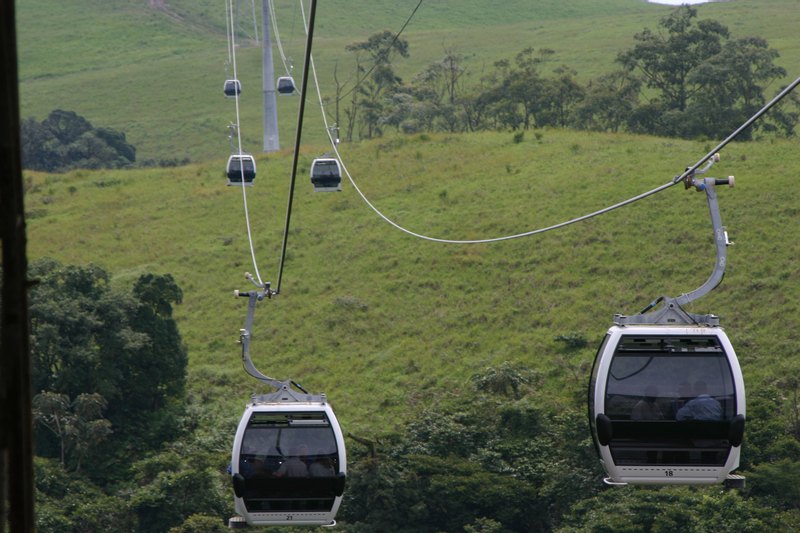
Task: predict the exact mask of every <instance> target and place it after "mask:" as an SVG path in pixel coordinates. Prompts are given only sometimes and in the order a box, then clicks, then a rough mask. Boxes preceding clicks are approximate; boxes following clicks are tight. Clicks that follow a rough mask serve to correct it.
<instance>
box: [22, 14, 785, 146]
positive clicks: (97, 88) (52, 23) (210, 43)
mask: <svg viewBox="0 0 800 533" xmlns="http://www.w3.org/2000/svg"><path fill="white" fill-rule="evenodd" d="M256 4H258V2H256ZM417 4H418V2H417V1H413V0H407V1H405V2H374V1H368V0H355V1H348V2H344V1H342V0H326V1H324V2H319V7H318V9H317V24H316V31H315V36H316V39H315V43H314V48H313V51H314V57H315V62H316V65H317V71H318V74H319V79H320V85H321V92H322V94H323V96H324V97H332V96H333V95H334V90H333V72H334V68H338V72H339V77H340V80H341V81H342V82H348V83H349V84H350V86H352V82H353V80H354V76H353V75H352V74H351V72H352V71H353V57H352V54H351V53H348V52H346V51H345V46H346V45H348V44H350V43H353V42H358V41H363V40H365V39H366V38H367V37H369V35H371V34H373V33H375V32H378V31H382V30H384V29H388V30H391V31H398V30H399V29H400V28H401V27H402V26H403V24H404V23H405V21H406V19H407V18H408V17H409V15H410V14H411V12H412V10H413V9H414V8H415V7H416V6H417ZM149 5H150V3H149V2H144V1H139V2H131V1H130V0H112V1H106V2H100V1H96V0H80V1H74V2H59V1H57V0H42V1H37V2H33V1H30V0H29V1H25V2H18V6H17V19H18V20H17V25H18V39H19V45H18V48H19V62H20V68H19V72H20V94H21V100H22V103H21V113H22V116H23V117H29V116H33V117H36V118H37V119H40V120H41V119H42V118H44V117H45V116H46V115H47V114H48V113H49V112H50V111H52V110H53V109H55V108H61V109H66V110H71V111H76V112H77V113H78V114H80V115H83V116H85V117H86V118H88V119H89V120H90V121H91V122H92V123H93V124H94V125H95V126H104V127H111V128H114V129H118V130H121V131H124V132H125V133H126V134H127V135H128V140H129V141H130V142H131V143H132V144H134V145H135V146H136V147H137V157H138V160H140V161H144V160H161V159H174V160H179V161H180V160H183V159H185V158H190V159H191V160H192V161H208V160H210V159H217V158H220V157H222V156H224V155H225V154H227V153H228V151H229V148H228V143H227V125H228V124H229V123H230V122H232V121H234V118H235V117H234V112H233V105H232V104H231V102H229V101H225V100H224V99H223V97H222V95H221V92H222V90H221V89H222V83H223V81H224V80H225V78H226V77H227V76H229V75H232V73H231V71H230V69H229V70H228V72H226V69H225V63H226V60H227V46H226V32H225V12H224V7H223V4H222V3H220V2H212V1H210V0H198V1H192V0H173V1H171V2H167V3H166V5H167V6H168V9H167V10H158V9H153V8H151V7H149ZM238 5H239V6H240V8H241V19H240V24H239V27H240V28H241V32H242V38H241V39H240V41H239V42H240V48H239V49H238V53H237V66H238V68H237V72H238V75H239V78H240V79H241V80H242V83H243V86H244V92H243V96H242V119H241V129H242V132H243V134H244V141H245V148H246V149H248V150H252V151H255V150H258V149H259V148H260V147H261V135H262V132H261V120H262V119H261V91H260V87H261V63H260V62H261V51H260V48H259V47H258V46H256V45H254V44H253V43H252V41H251V40H249V39H247V37H248V36H252V35H253V33H254V31H253V28H252V10H251V8H250V3H249V2H246V1H244V0H241V1H240V2H238ZM306 6H308V3H306ZM255 7H256V11H257V16H258V18H259V19H260V6H259V5H256V6H255ZM275 7H276V19H277V21H278V25H279V32H280V37H281V42H282V45H283V47H284V49H285V52H286V55H287V56H289V57H290V58H292V59H293V64H294V71H293V72H294V74H295V76H297V77H298V82H299V76H300V73H301V72H302V58H303V50H304V40H305V38H304V33H303V24H302V18H301V13H300V9H299V3H298V2H296V1H294V0H276V2H275ZM796 7H797V6H796V2H794V1H793V0H733V1H730V2H718V3H710V4H706V5H700V6H697V9H698V12H699V15H700V18H701V19H703V18H711V19H714V20H719V21H720V22H722V23H723V24H725V25H727V26H728V27H729V29H730V30H731V32H732V35H733V37H744V36H748V35H759V36H762V37H764V38H766V39H768V41H769V43H770V45H771V46H773V47H774V48H776V49H777V50H779V52H780V54H781V57H780V58H779V59H778V61H777V63H778V64H779V65H781V66H783V67H784V68H785V69H786V70H787V71H788V77H789V78H790V80H791V79H794V78H795V77H796V76H797V75H800V74H799V72H800V69H799V68H798V66H800V43H798V40H797V38H796V28H797V27H798V25H800V11H798V10H797V9H796ZM670 9H672V8H671V7H669V6H663V5H656V4H648V3H646V2H644V1H641V0H602V1H598V0H574V1H571V2H562V1H558V0H539V1H536V2H531V1H528V0H513V1H507V2H503V3H502V8H497V6H496V4H494V3H492V2H487V1H485V0H483V1H478V0H469V1H458V2H449V3H444V2H427V3H423V4H422V6H421V7H420V9H419V10H418V11H417V13H416V15H415V16H414V18H413V20H412V21H411V23H410V24H409V25H408V27H407V28H406V30H405V31H404V33H403V37H404V38H405V39H407V40H408V41H409V50H410V54H411V56H410V57H409V58H408V59H403V60H398V61H396V65H395V67H396V69H397V71H398V73H399V74H400V75H401V76H402V77H403V78H404V79H410V78H411V77H412V76H413V75H414V74H416V73H418V72H420V71H421V70H422V69H423V68H424V67H425V66H426V65H428V64H430V63H432V62H434V61H437V60H439V59H441V58H442V57H443V56H444V54H445V50H452V51H454V52H456V53H459V54H461V55H463V57H464V62H465V65H466V66H467V67H468V74H467V77H466V78H465V80H466V83H477V80H478V79H479V78H480V76H481V75H483V74H484V73H486V72H487V71H489V70H491V69H492V64H493V63H494V62H495V61H496V60H498V59H512V58H513V57H514V56H515V55H516V54H517V53H518V52H519V51H521V50H522V49H524V48H526V47H529V46H532V47H534V48H535V49H540V48H551V49H553V50H555V51H556V55H555V58H554V59H553V64H552V67H553V68H556V67H558V66H560V65H562V64H565V65H567V66H569V67H571V68H573V69H575V70H576V71H577V73H578V79H579V80H582V81H587V80H589V79H591V78H592V77H594V76H597V75H600V74H604V73H607V72H609V71H610V70H612V69H613V68H614V67H615V65H614V58H615V57H616V55H617V53H618V52H619V51H621V50H624V49H626V48H628V47H630V46H631V45H632V43H633V36H634V34H635V33H637V32H639V31H641V30H642V29H643V28H645V27H648V28H651V29H655V28H657V26H658V21H659V19H660V18H661V17H662V16H664V15H665V14H667V13H668V12H669V10H670ZM306 12H307V8H306ZM353 14H357V16H353ZM247 17H250V18H249V19H248V18H247ZM258 28H260V22H259V25H258ZM259 31H260V30H259ZM273 51H274V53H275V65H276V75H279V74H282V73H283V72H282V68H283V67H282V64H281V62H280V58H279V57H278V52H277V47H273ZM774 90H777V87H774V88H770V90H769V91H768V93H770V94H772V93H773V92H774ZM329 112H332V110H329ZM307 113H308V121H307V128H306V129H305V131H304V139H306V140H307V141H308V142H310V143H311V144H319V143H321V142H322V141H323V139H324V130H323V125H322V120H321V117H320V111H319V107H318V106H317V105H314V104H313V102H310V105H309V106H307ZM296 118H297V98H290V97H287V98H280V99H279V125H280V130H281V141H282V146H292V145H293V141H294V135H295V133H294V127H295V123H296Z"/></svg>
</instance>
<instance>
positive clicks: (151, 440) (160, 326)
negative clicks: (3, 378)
mask: <svg viewBox="0 0 800 533" xmlns="http://www.w3.org/2000/svg"><path fill="white" fill-rule="evenodd" d="M30 270H31V276H32V277H34V278H38V280H39V283H38V284H37V286H36V287H35V289H34V290H33V291H32V293H31V346H32V357H33V369H34V373H33V387H34V390H36V391H40V392H48V393H54V394H60V395H64V396H65V397H66V398H68V399H69V398H80V397H81V395H82V394H98V395H100V396H102V398H104V399H105V401H107V402H108V405H107V408H106V411H105V413H106V417H107V418H108V420H109V421H110V422H111V423H112V424H113V427H114V429H115V431H114V433H113V434H112V435H110V437H109V439H107V440H106V442H104V443H102V445H101V446H102V447H103V449H106V448H108V450H111V449H116V450H117V451H119V452H120V453H124V448H122V447H120V446H121V445H135V446H138V447H139V449H149V448H153V447H156V446H158V445H159V444H160V443H161V442H162V441H164V440H167V439H169V438H172V437H174V436H175V434H176V433H177V431H178V430H177V424H175V423H174V422H173V421H172V419H173V418H174V416H175V409H179V408H180V403H177V405H176V400H180V399H181V398H182V394H183V387H184V383H185V373H186V364H187V356H186V348H185V347H184V346H183V343H182V341H181V338H180V334H179V332H178V329H177V325H176V324H175V321H174V319H173V318H172V304H173V303H178V302H180V301H181V298H182V293H181V291H180V289H179V288H178V287H177V285H176V284H175V281H174V280H173V279H172V276H169V275H164V276H162V275H154V274H145V275H143V276H141V277H140V278H139V280H138V281H137V282H136V284H135V285H134V287H133V289H132V290H131V291H130V292H125V291H121V290H113V289H112V288H111V287H110V284H109V278H108V274H107V273H106V272H105V271H104V270H103V269H102V268H100V267H97V266H94V265H89V266H63V265H61V264H60V263H58V262H56V261H52V260H42V261H38V262H36V263H33V264H32V265H31V269H30ZM67 401H68V402H69V400H67ZM75 408H76V406H75V405H73V406H72V409H73V410H74V409H75ZM73 412H74V411H73ZM48 443H49V444H48ZM37 445H38V446H39V452H40V453H43V454H47V453H48V445H49V446H52V447H54V448H56V449H57V448H58V444H57V443H55V442H53V441H48V440H47V439H44V438H41V439H39V441H37ZM49 450H50V451H51V452H52V448H50V449H49ZM107 459H108V460H109V461H112V462H113V457H108V458H107ZM97 470H102V469H101V468H99V467H98V469H97ZM95 474H96V473H95V472H93V475H95Z"/></svg>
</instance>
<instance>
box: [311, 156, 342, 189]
mask: <svg viewBox="0 0 800 533" xmlns="http://www.w3.org/2000/svg"><path fill="white" fill-rule="evenodd" d="M311 184H312V185H313V186H314V190H315V191H316V192H334V191H341V190H342V167H341V165H340V164H339V160H338V159H336V158H334V157H320V158H317V159H314V161H313V162H312V163H311Z"/></svg>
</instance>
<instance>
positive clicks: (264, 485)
mask: <svg viewBox="0 0 800 533" xmlns="http://www.w3.org/2000/svg"><path fill="white" fill-rule="evenodd" d="M338 472H339V455H338V449H337V447H336V436H335V434H334V432H333V427H332V426H331V424H330V422H329V421H328V419H327V417H326V416H325V414H324V413H320V412H316V413H253V415H252V416H251V418H250V421H249V423H248V426H247V428H246V430H245V433H244V437H243V439H242V447H241V451H240V455H239V473H240V474H242V476H244V478H245V480H246V484H245V487H246V489H245V495H244V501H245V505H246V506H247V509H248V510H250V511H323V510H330V508H331V506H332V505H333V501H334V497H335V487H336V476H337V474H338Z"/></svg>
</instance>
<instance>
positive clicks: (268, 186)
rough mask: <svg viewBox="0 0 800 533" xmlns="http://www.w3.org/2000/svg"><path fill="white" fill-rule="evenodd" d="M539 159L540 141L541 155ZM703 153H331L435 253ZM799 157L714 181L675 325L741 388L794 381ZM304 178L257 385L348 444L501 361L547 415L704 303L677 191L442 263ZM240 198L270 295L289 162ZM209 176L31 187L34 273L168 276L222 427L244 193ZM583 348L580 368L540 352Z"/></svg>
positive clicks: (560, 141)
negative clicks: (716, 354) (539, 379)
mask: <svg viewBox="0 0 800 533" xmlns="http://www.w3.org/2000/svg"><path fill="white" fill-rule="evenodd" d="M537 137H538V138H537ZM712 147H713V146H712V145H708V144H706V143H697V142H684V141H678V140H666V139H658V138H648V137H634V136H628V135H612V134H605V135H598V134H588V133H576V132H568V131H544V132H539V135H538V136H535V135H534V133H533V132H528V133H527V134H526V135H525V138H524V139H523V140H522V142H519V143H515V142H514V140H513V136H512V135H511V134H510V133H508V134H507V133H484V134H477V135H455V136H448V135H433V136H424V135H423V136H413V137H406V136H403V137H388V138H384V139H380V140H376V141H371V142H365V143H361V144H357V145H344V146H342V153H343V158H344V160H345V163H346V165H347V166H348V168H349V170H350V172H351V173H352V175H353V176H354V178H355V179H356V183H357V184H358V186H359V187H360V188H361V189H362V191H363V192H364V194H365V195H366V196H367V197H368V198H369V199H370V201H372V202H373V203H374V205H375V206H376V207H377V208H378V209H380V210H381V211H383V212H384V213H385V214H386V215H387V216H388V217H390V218H391V219H392V220H394V221H396V222H397V223H398V224H400V225H402V226H405V227H407V228H408V229H409V230H412V231H414V232H418V233H424V234H428V235H430V236H434V237H439V238H446V239H479V238H488V237H496V236H501V235H508V234H515V233H519V232H523V231H527V230H531V229H535V228H538V227H543V226H549V225H552V224H555V223H558V222H561V221H563V220H566V219H569V218H572V217H575V216H578V215H582V214H584V213H587V212H591V211H595V210H597V209H600V208H602V207H605V206H607V205H610V204H613V203H616V202H618V201H621V200H623V199H626V198H629V197H632V196H634V195H636V194H639V193H642V192H644V191H647V190H650V189H652V188H655V187H657V186H659V185H662V184H664V183H667V182H669V181H670V180H671V178H672V177H673V176H674V175H676V174H678V173H680V172H681V171H682V169H683V168H685V167H686V166H688V165H690V164H692V163H694V162H696V161H697V160H698V159H699V158H700V157H701V156H702V155H704V154H705V153H706V152H707V151H708V150H710V149H711V148H712ZM797 149H798V142H797V141H796V140H790V141H771V142H767V141H765V142H753V143H745V144H733V145H731V146H729V147H728V149H727V150H725V151H724V152H723V161H722V162H720V163H718V164H717V166H716V167H715V169H714V172H713V174H714V175H717V176H724V175H729V174H734V175H736V176H737V178H738V181H737V185H736V187H735V188H734V189H727V188H726V189H724V190H720V191H719V199H720V205H721V211H722V218H723V222H724V223H725V224H726V226H727V227H728V230H729V233H730V237H731V240H733V241H734V242H735V243H736V244H735V246H733V247H731V248H730V249H729V258H728V261H729V266H728V270H727V275H726V277H725V280H724V281H723V283H722V284H721V286H720V287H719V288H718V289H717V290H716V291H714V292H713V293H712V294H711V295H709V296H708V297H706V298H704V299H702V300H700V301H698V302H696V303H695V304H693V305H692V306H691V309H690V310H691V311H693V312H714V313H716V314H718V315H720V316H721V318H722V323H723V325H724V326H726V328H727V329H728V333H729V335H730V337H731V339H732V341H733V342H734V345H735V346H736V347H737V350H738V352H739V357H740V360H741V362H742V365H743V367H744V370H745V373H746V375H747V378H748V385H749V386H751V387H752V386H755V387H757V386H758V384H759V383H764V382H768V381H771V380H774V379H777V378H779V377H781V376H782V375H784V374H786V373H787V372H796V371H797V368H798V360H797V356H796V355H795V349H794V347H795V345H796V342H797V340H798V339H797V336H798V334H797V331H798V325H799V324H798V314H797V305H798V304H797V302H798V301H799V299H800V284H799V283H798V281H800V280H799V278H800V272H798V268H797V264H796V262H797V257H798V245H797V231H796V222H797V216H798V208H797V205H798V200H799V198H798V196H800V187H798V185H797V179H796V177H797V175H798V173H799V172H798V171H800V160H799V159H798V158H797V157H796V156H795V154H796V153H797ZM315 152H316V150H315V147H311V146H309V147H307V148H306V149H305V150H304V153H303V155H302V158H301V164H300V170H301V176H300V177H299V182H298V185H297V191H296V196H295V205H294V210H293V214H292V221H291V229H290V232H289V239H288V255H287V261H286V264H285V271H284V275H283V281H282V287H281V294H280V295H279V296H277V297H276V298H274V299H272V300H270V301H265V302H262V303H261V304H260V305H259V308H258V311H257V315H256V325H255V328H254V332H253V334H254V337H253V343H252V346H251V349H252V354H253V356H254V359H255V361H256V364H257V366H258V367H259V368H260V369H261V370H262V371H263V372H265V373H267V374H269V375H271V376H273V377H276V378H279V379H286V378H292V379H294V380H296V381H299V382H300V383H301V384H303V385H304V386H306V387H307V388H308V389H310V390H312V391H317V392H320V391H324V392H326V393H327V394H328V395H329V397H330V399H331V401H332V402H333V403H334V406H335V407H336V408H337V413H341V414H340V418H341V419H342V423H343V424H345V425H346V426H347V427H348V428H349V430H350V431H354V432H356V433H358V432H380V431H383V430H388V429H389V428H392V427H395V426H396V425H397V424H398V423H399V421H400V420H402V419H404V418H405V417H407V416H412V415H413V413H414V412H415V411H416V409H418V408H419V406H420V405H422V404H424V402H425V398H426V397H427V396H429V395H430V394H432V393H434V392H435V391H437V392H441V391H442V390H448V389H450V390H460V389H462V388H464V387H466V386H467V383H468V379H469V377H470V376H471V375H472V374H474V373H476V372H479V371H481V370H482V369H484V368H485V367H487V366H490V365H498V364H500V363H502V362H503V361H511V362H514V363H517V364H525V365H529V366H531V367H533V368H535V369H536V370H537V371H539V372H540V373H541V374H542V375H543V376H544V377H545V378H546V379H545V380H544V381H543V385H542V386H543V387H546V388H547V389H548V390H550V391H551V392H552V393H553V395H554V399H555V401H565V402H572V401H575V399H576V398H578V399H580V398H581V397H582V394H583V393H582V391H583V389H584V386H585V384H586V381H587V376H588V368H587V365H589V364H590V363H591V360H592V358H593V356H594V349H595V346H596V343H597V342H599V340H600V338H601V337H602V335H603V333H604V331H605V329H606V328H607V327H608V326H610V324H611V318H612V315H613V314H614V313H617V312H621V313H627V314H630V313H635V312H638V311H639V310H640V309H641V308H643V307H644V306H645V305H646V304H648V303H649V302H650V301H651V300H653V299H654V298H656V297H657V296H660V295H671V296H677V295H679V294H681V293H684V292H688V291H690V290H692V289H694V288H696V287H697V286H699V285H700V284H701V283H702V282H703V281H705V279H706V278H707V277H708V275H709V274H710V272H711V269H712V266H713V262H714V248H713V242H712V234H711V226H710V219H709V217H708V211H707V208H706V202H705V198H704V195H703V194H700V193H697V192H694V191H685V190H684V189H683V187H682V186H676V187H672V188H669V189H667V190H666V191H663V192H661V193H659V194H657V195H655V196H653V197H650V198H648V199H646V200H643V201H641V202H638V203H636V204H634V205H632V206H630V207H626V208H624V209H621V210H617V211H614V212H612V213H610V214H608V215H605V216H603V217H599V218H595V219H592V220H590V221H588V222H584V223H581V224H577V225H572V226H569V227H567V228H564V229H560V230H556V231H552V232H549V233H545V234H543V235H539V236H534V237H528V238H523V239H516V240H511V241H505V242H500V243H494V244H476V245H452V244H440V243H434V242H429V241H424V240H420V239H417V238H414V237H411V236H409V235H407V234H405V233H402V232H400V231H397V230H396V229H394V228H392V227H391V226H390V225H389V224H387V223H386V222H384V221H383V220H381V219H380V218H379V217H378V216H377V215H375V214H374V213H373V212H372V211H371V210H370V209H368V208H367V207H366V205H365V204H364V203H363V201H362V200H361V198H360V197H359V196H358V195H357V194H356V193H355V191H354V189H353V187H352V185H351V184H349V183H345V184H344V191H343V192H341V193H336V194H322V193H313V192H312V191H311V187H310V184H309V183H308V179H307V171H308V166H309V164H310V160H311V158H312V157H313V155H314V153H315ZM258 163H259V176H258V177H257V178H256V185H255V187H253V188H252V189H249V190H248V191H247V200H248V206H249V212H250V217H251V226H252V230H253V235H254V245H255V251H256V258H257V263H258V267H259V272H260V273H261V276H262V278H263V279H264V280H269V281H272V282H273V283H274V282H275V281H276V275H277V272H276V270H277V266H278V259H279V253H280V245H281V239H282V230H283V224H284V217H285V212H286V193H287V189H288V182H289V174H290V169H291V154H290V153H289V152H288V151H284V152H282V153H279V154H271V155H269V156H262V157H260V158H259V160H258ZM222 164H223V161H222V160H215V161H210V162H207V163H200V164H193V165H188V166H185V167H181V168H174V169H163V170H147V171H145V170H128V171H96V172H89V171H76V172H72V173H69V174H65V175H41V174H29V175H27V176H26V180H27V184H28V187H29V190H28V194H27V197H26V208H27V210H28V214H29V254H30V257H31V259H36V258H39V257H44V256H50V257H55V258H57V259H59V260H61V261H63V262H65V263H70V264H71V263H76V264H85V263H89V262H92V263H97V264H99V265H101V266H103V267H105V268H106V269H108V270H109V271H110V272H111V273H112V275H113V279H114V283H116V284H119V285H120V286H127V285H129V284H130V283H131V282H132V281H133V280H134V279H135V278H136V276H138V275H139V274H140V273H143V272H155V273H171V274H173V276H175V278H176V280H177V282H178V283H179V285H180V286H181V287H182V289H183V291H184V302H183V304H182V305H180V306H178V307H177V308H176V315H177V317H178V319H179V322H180V328H181V332H182V334H183V335H184V339H185V341H186V343H187V345H188V347H189V354H190V388H191V391H192V394H193V395H194V396H196V397H197V398H201V399H203V400H206V401H208V402H212V403H213V404H214V405H217V406H218V407H219V408H220V409H221V411H223V412H225V413H226V415H225V416H227V417H228V418H230V421H231V423H232V422H233V421H234V420H235V419H236V417H237V416H238V412H239V409H240V408H241V406H242V405H243V404H244V402H245V400H246V399H247V397H248V395H249V394H250V393H252V392H255V391H257V390H258V386H257V384H256V383H255V382H254V381H253V380H252V379H251V378H249V377H247V376H246V375H245V373H244V372H243V371H242V369H241V363H240V353H239V347H238V345H237V344H236V343H235V342H236V340H237V339H238V330H239V328H241V327H242V326H243V325H244V318H245V311H246V303H245V301H244V300H236V299H235V298H233V296H232V291H233V290H234V289H247V288H248V286H249V283H248V282H246V281H245V280H244V272H245V271H249V272H255V270H254V267H253V264H252V262H251V259H250V252H249V247H248V242H247V236H246V227H245V223H244V216H243V209H242V192H241V189H240V188H228V187H225V185H224V181H225V180H224V177H223V176H222V173H221V171H220V165H222ZM558 335H572V336H579V337H583V338H585V339H586V340H587V341H588V346H587V347H586V348H585V349H582V350H580V351H579V352H578V353H577V354H575V355H568V354H566V353H565V352H564V351H563V350H562V347H563V346H562V344H561V343H560V342H558V341H557V340H556V339H555V337H556V336H558Z"/></svg>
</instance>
